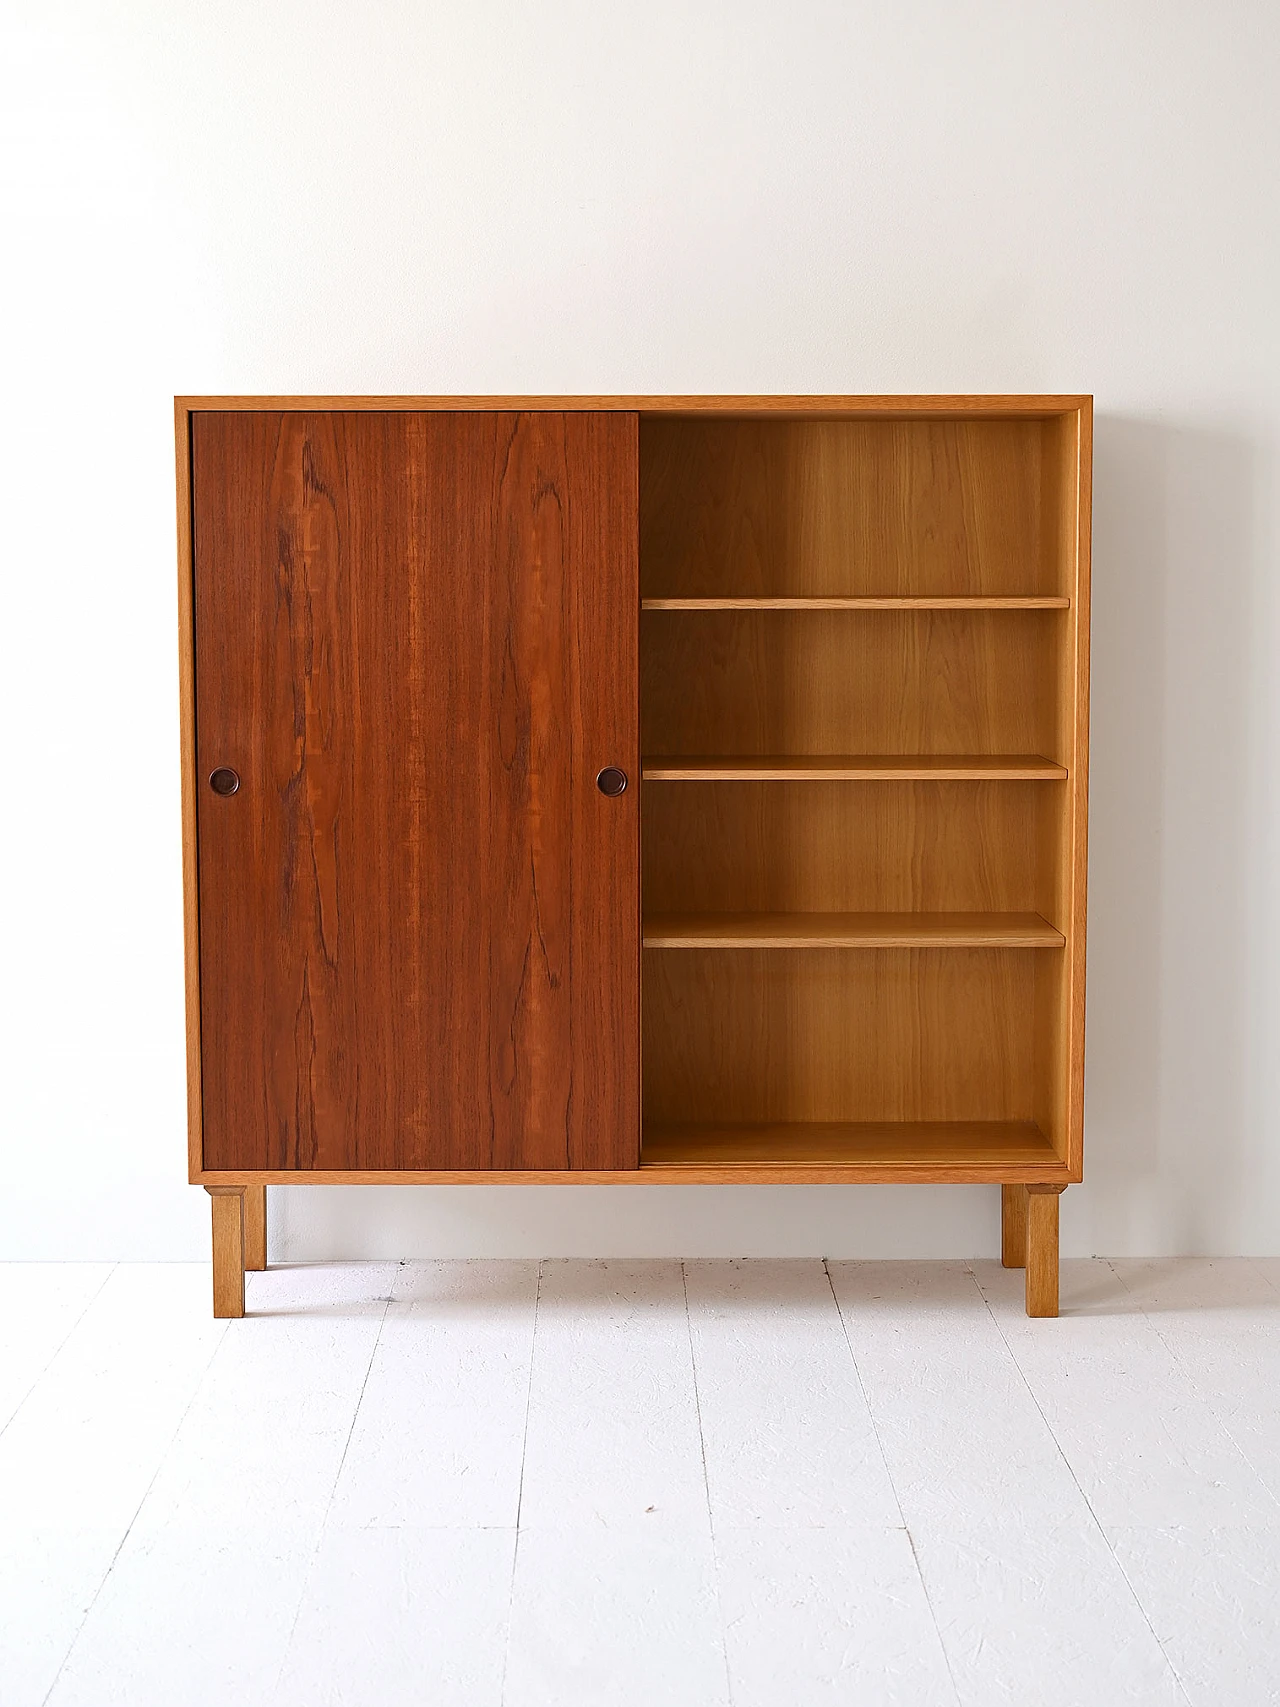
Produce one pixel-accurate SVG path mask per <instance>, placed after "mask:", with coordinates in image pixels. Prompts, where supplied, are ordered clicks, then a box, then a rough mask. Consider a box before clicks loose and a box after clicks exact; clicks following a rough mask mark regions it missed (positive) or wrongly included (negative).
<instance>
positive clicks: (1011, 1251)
mask: <svg viewBox="0 0 1280 1707" xmlns="http://www.w3.org/2000/svg"><path fill="white" fill-rule="evenodd" d="M1000 1261H1001V1262H1002V1263H1003V1264H1004V1266H1005V1267H1006V1268H1025V1267H1026V1266H1027V1188H1026V1186H1025V1185H1002V1186H1001V1187H1000Z"/></svg>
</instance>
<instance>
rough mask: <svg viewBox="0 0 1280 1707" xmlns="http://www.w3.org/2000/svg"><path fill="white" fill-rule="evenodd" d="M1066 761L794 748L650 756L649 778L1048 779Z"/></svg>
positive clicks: (645, 770) (644, 770)
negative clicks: (818, 751)
mask: <svg viewBox="0 0 1280 1707" xmlns="http://www.w3.org/2000/svg"><path fill="white" fill-rule="evenodd" d="M1066 774H1067V769H1066V766H1065V765H1059V764H1055V763H1054V762H1053V760H1052V759H1046V758H1042V757H1040V755H1039V754H1035V753H980V754H969V753H923V754H921V753H859V754H852V753H823V754H811V753H792V754H764V755H760V754H757V755H748V754H732V755H729V756H726V757H721V758H714V757H708V756H706V755H704V754H671V755H666V756H650V757H648V758H645V759H644V760H642V762H641V775H642V776H643V777H644V780H645V781H646V782H875V781H882V782H1028V781H1030V782H1044V781H1061V780H1062V778H1064V777H1065V776H1066Z"/></svg>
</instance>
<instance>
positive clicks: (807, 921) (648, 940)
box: [642, 913, 1066, 949]
mask: <svg viewBox="0 0 1280 1707" xmlns="http://www.w3.org/2000/svg"><path fill="white" fill-rule="evenodd" d="M642 937H643V942H644V946H645V947H646V948H717V949H719V948H726V949H730V948H778V949H783V948H1062V947H1063V946H1064V944H1065V942H1066V938H1065V937H1064V936H1063V934H1062V932H1061V931H1059V930H1055V929H1054V927H1053V926H1052V925H1051V924H1050V923H1049V922H1048V920H1047V919H1043V918H1041V916H1040V914H1039V913H660V914H656V915H654V916H652V917H648V918H646V919H645V921H644V926H643V932H642Z"/></svg>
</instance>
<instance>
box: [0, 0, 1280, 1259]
mask: <svg viewBox="0 0 1280 1707" xmlns="http://www.w3.org/2000/svg"><path fill="white" fill-rule="evenodd" d="M4 18H5V22H4V25H3V28H4V41H3V44H2V51H0V79H2V83H0V125H3V127H4V137H3V157H2V166H0V171H2V173H3V192H2V193H3V208H2V221H3V223H2V225H0V242H2V243H3V248H4V260H3V265H2V267H0V308H2V310H3V312H2V319H0V325H2V326H3V347H4V380H3V395H2V400H0V432H2V433H3V444H2V445H0V479H2V480H3V487H4V490H3V494H0V501H2V504H3V508H2V511H0V528H2V532H0V538H2V539H3V566H4V567H3V602H2V604H0V734H2V737H3V746H2V748H0V755H2V762H3V769H2V770H0V783H2V784H3V787H2V789H0V803H2V804H0V819H2V827H0V905H2V906H3V926H2V934H0V955H2V965H0V1000H2V1002H3V1011H2V1012H0V1050H2V1051H3V1059H2V1060H0V1181H2V1182H3V1184H2V1187H0V1189H2V1190H3V1211H2V1218H0V1253H3V1254H5V1255H8V1256H51V1257H135V1258H138V1257H142V1258H145V1257H171V1256H184V1255H192V1256H195V1255H201V1254H203V1253H204V1251H205V1249H206V1243H205V1240H206V1227H207V1209H206V1203H205V1199H204V1194H203V1193H200V1192H197V1191H195V1190H193V1189H191V1188H189V1187H187V1186H186V1185H185V1184H184V1177H185V1158H184V1133H183V1118H184V1117H183V1052H182V1013H181V1001H182V986H181V969H180V955H181V931H180V897H179V844H178V743H177V719H176V693H177V685H176V665H175V639H174V633H175V612H174V579H175V577H174V568H173V532H174V529H173V491H172V447H171V416H170V410H171V398H172V395H173V393H174V392H242V391H249V392H251V391H276V392H313V391H314V392H397V391H399V392H452V391H459V392H486V391H495V392H519V391H529V392H544V391H545V392H574V391H582V392H594V391H623V392H626V391H637V392H661V391H747V392H755V391H806V390H814V391H871V392H874V391H905V392H910V391H947V390H955V391H1075V390H1092V391H1093V392H1095V393H1096V396H1097V406H1098V411H1099V415H1098V431H1097V470H1096V480H1097V516H1096V551H1095V603H1094V611H1095V628H1094V638H1095V653H1094V656H1095V672H1096V673H1095V698H1094V708H1095V715H1094V740H1095V747H1094V755H1095V756H1094V771H1093V776H1094V793H1093V848H1092V861H1091V883H1092V944H1091V955H1090V985H1089V1001H1090V1008H1089V1021H1090V1023H1089V1076H1088V1137H1087V1157H1088V1171H1089V1181H1088V1184H1087V1185H1085V1186H1083V1187H1078V1188H1075V1189H1073V1190H1072V1191H1070V1192H1069V1193H1068V1194H1067V1197H1066V1199H1065V1200H1064V1211H1063V1213H1064V1238H1065V1247H1066V1248H1067V1249H1069V1250H1070V1251H1073V1252H1090V1251H1101V1252H1105V1253H1111V1254H1140V1253H1163V1252H1170V1251H1211V1252H1249V1253H1261V1252H1276V1251H1280V1122H1278V1120H1277V1112H1276V1093H1277V1088H1278V1087H1277V1059H1278V1055H1280V1051H1278V1050H1277V1042H1276V1039H1277V1019H1278V1017H1280V1015H1278V1012H1277V1010H1278V1006H1280V1002H1278V997H1280V953H1278V952H1277V951H1278V949H1280V943H1278V942H1277V917H1276V913H1277V909H1276V890H1277V859H1276V855H1277V837H1276V807H1277V753H1280V741H1278V739H1277V736H1278V735H1280V730H1278V729H1277V722H1278V719H1277V709H1278V705H1277V690H1276V671H1275V664H1274V658H1275V654H1276V652H1277V643H1278V642H1280V623H1278V620H1277V617H1278V612H1277V535H1278V529H1277V522H1278V521H1280V456H1278V449H1280V446H1278V439H1280V432H1278V429H1280V391H1278V387H1280V266H1278V265H1277V263H1278V260H1280V183H1278V182H1277V179H1278V176H1280V174H1278V172H1277V162H1278V160H1280V122H1278V119H1277V115H1278V114H1280V8H1277V7H1276V6H1275V5H1274V4H1271V3H1270V0H1223V3H1221V4H1217V5H1204V4H1194V3H1192V0H1173V3H1170V0H1162V3H1159V4H1157V3H1156V0H1146V3H1140V0H1040V3H1038V4H1035V5H1026V4H1024V3H1021V0H960V3H957V0H894V3H893V4H891V5H890V4H884V3H883V0H851V3H846V4H841V5H834V4H833V5H821V4H816V3H813V0H789V3H788V4H786V5H783V4H777V3H775V4H772V5H768V4H764V3H763V0H751V3H747V0H732V3H731V0H714V3H712V0H703V3H690V0H685V3H683V4H671V3H670V0H665V3H664V0H646V3H645V4H643V5H640V4H632V5H629V6H628V5H619V4H609V3H604V0H542V3H540V4H537V5H534V4H528V5H523V6H520V5H514V4H509V5H494V4H477V3H474V0H453V3H452V4H442V3H435V4H430V3H427V0H381V3H376V4H375V3H365V4H358V3H356V0H345V3H341V0H305V3H302V0H235V3H233V0H201V3H200V4H196V3H195V0H117V3H116V4H115V5H108V4H101V3H99V4H93V3H90V0H42V3H41V4H40V5H39V6H36V5H26V6H22V5H14V6H10V7H7V8H5V13H4ZM273 1219H274V1224H275V1231H274V1235H273V1248H274V1252H275V1254H276V1255H277V1256H310V1255H326V1254H330V1255H342V1256H358V1255H364V1254H370V1255H372V1254H400V1255H422V1254H428V1253H432V1252H440V1253H450V1254H452V1253H459V1252H468V1251H472V1252H476V1253H504V1252H510V1253H513V1254H516V1253H521V1254H523V1253H540V1254H548V1255H553V1254H556V1253H565V1254H570V1253H584V1252H585V1253H608V1252H641V1253H645V1252H648V1253H654V1254H660V1253H668V1252H681V1253H685V1254H693V1255H696V1254H700V1253H708V1254H709V1253H722V1252H732V1253H751V1252H758V1253H762V1254H764V1253H781V1252H812V1251H817V1252H825V1253H829V1254H832V1255H846V1254H848V1255H853V1254H919V1255H951V1254H975V1253H979V1252H987V1251H992V1250H994V1248H995V1239H996V1221H997V1214H996V1203H995V1192H994V1190H993V1189H986V1188H983V1189H976V1188H962V1189H961V1188H957V1189H947V1190H942V1189H931V1190H930V1189H923V1188H918V1187H917V1188H883V1187H881V1188H867V1189H863V1190H862V1191H860V1192H859V1191H857V1190H856V1189H849V1190H844V1189H813V1188H789V1189H788V1188H779V1189H774V1190H763V1189H756V1190H750V1189H747V1188H742V1187H738V1188H733V1189H726V1190H723V1191H719V1190H697V1189H696V1188H681V1189H679V1190H658V1189H649V1190H643V1191H642V1190H638V1189H626V1190H615V1191H609V1190H601V1189H591V1188H579V1189H576V1190H573V1191H557V1190H554V1189H520V1188H514V1187H484V1188H476V1189H465V1190H451V1191H445V1190H438V1191H428V1190H418V1191H383V1190H372V1189H364V1190H361V1189H359V1188H356V1189H353V1190H349V1191H347V1192H342V1193H339V1192H332V1191H331V1192H324V1191H320V1190H317V1189H315V1188H310V1189H304V1188H297V1189H294V1190H292V1191H284V1192H275V1193H274V1194H273Z"/></svg>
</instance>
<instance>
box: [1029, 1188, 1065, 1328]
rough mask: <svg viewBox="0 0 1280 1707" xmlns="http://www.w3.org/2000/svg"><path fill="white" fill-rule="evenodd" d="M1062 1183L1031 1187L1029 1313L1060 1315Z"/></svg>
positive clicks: (1031, 1314) (1034, 1314)
mask: <svg viewBox="0 0 1280 1707" xmlns="http://www.w3.org/2000/svg"><path fill="white" fill-rule="evenodd" d="M1061 1193H1062V1187H1061V1186H1060V1185H1029V1186H1028V1187H1027V1314H1028V1316H1056V1315H1057V1314H1058V1198H1059V1196H1060V1195H1061Z"/></svg>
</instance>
